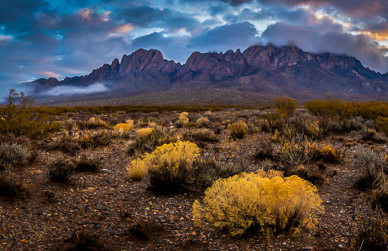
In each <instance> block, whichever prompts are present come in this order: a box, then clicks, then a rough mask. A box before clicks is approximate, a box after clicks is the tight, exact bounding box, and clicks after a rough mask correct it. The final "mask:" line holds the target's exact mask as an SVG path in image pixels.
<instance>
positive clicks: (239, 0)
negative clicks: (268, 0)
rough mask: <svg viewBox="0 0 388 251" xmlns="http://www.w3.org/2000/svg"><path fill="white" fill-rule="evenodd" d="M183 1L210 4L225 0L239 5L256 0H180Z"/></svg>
mask: <svg viewBox="0 0 388 251" xmlns="http://www.w3.org/2000/svg"><path fill="white" fill-rule="evenodd" d="M179 1H180V2H181V3H193V2H198V3H202V4H210V3H217V2H223V3H226V4H229V5H232V6H239V5H242V4H248V3H254V2H256V0H214V1H209V0H179Z"/></svg>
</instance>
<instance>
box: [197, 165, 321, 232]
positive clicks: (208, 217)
mask: <svg viewBox="0 0 388 251" xmlns="http://www.w3.org/2000/svg"><path fill="white" fill-rule="evenodd" d="M321 202H322V200H321V199H320V197H319V195H318V194H317V189H316V188H315V187H314V186H313V185H311V184H310V183H309V182H307V181H305V180H303V179H301V178H299V177H297V176H291V177H288V178H284V179H283V178H282V177H281V176H279V172H275V173H273V172H272V173H271V172H270V173H265V172H261V173H259V174H254V173H242V174H240V175H235V176H232V177H230V178H227V179H219V180H217V181H215V182H214V184H213V186H211V187H210V188H208V189H207V190H206V191H205V197H204V199H203V201H202V203H201V202H199V201H195V202H194V205H193V211H192V214H193V218H194V224H195V225H196V226H201V227H205V228H207V227H210V228H213V229H219V230H227V231H229V233H230V234H231V235H232V236H236V235H242V234H244V233H247V232H250V231H257V232H259V233H262V234H279V233H281V232H288V231H300V230H302V229H303V228H311V227H313V226H314V222H315V217H314V210H316V209H319V208H320V205H321Z"/></svg>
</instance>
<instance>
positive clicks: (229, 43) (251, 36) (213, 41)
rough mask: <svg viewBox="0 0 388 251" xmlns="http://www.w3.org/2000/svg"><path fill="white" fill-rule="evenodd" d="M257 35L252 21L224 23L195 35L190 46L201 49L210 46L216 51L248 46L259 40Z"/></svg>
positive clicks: (209, 47)
mask: <svg viewBox="0 0 388 251" xmlns="http://www.w3.org/2000/svg"><path fill="white" fill-rule="evenodd" d="M256 36H257V30H256V28H255V26H253V24H251V23H248V22H244V23H237V24H231V25H224V26H219V27H216V28H214V29H211V30H208V31H206V32H204V33H203V34H202V35H199V36H197V37H194V38H193V39H192V40H191V41H190V44H189V47H190V48H195V49H200V50H204V49H205V48H208V49H210V50H214V51H226V50H228V49H237V48H246V47H248V46H250V45H253V44H255V43H257V42H258V37H256ZM209 45H210V46H209Z"/></svg>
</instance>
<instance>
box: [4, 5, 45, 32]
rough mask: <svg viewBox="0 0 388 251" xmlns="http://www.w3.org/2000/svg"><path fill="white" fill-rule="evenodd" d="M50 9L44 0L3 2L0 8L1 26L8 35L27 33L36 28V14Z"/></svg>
mask: <svg viewBox="0 0 388 251" xmlns="http://www.w3.org/2000/svg"><path fill="white" fill-rule="evenodd" d="M47 7H49V4H48V3H47V2H45V1H43V0H30V1H26V0H13V1H2V2H1V7H0V25H4V26H5V31H6V32H7V33H15V32H26V31H29V30H30V29H33V28H34V19H35V13H36V12H37V11H40V10H42V9H45V8H47Z"/></svg>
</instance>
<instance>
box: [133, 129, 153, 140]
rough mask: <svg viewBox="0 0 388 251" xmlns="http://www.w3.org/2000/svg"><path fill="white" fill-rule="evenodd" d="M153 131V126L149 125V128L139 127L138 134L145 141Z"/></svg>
mask: <svg viewBox="0 0 388 251" xmlns="http://www.w3.org/2000/svg"><path fill="white" fill-rule="evenodd" d="M152 132H153V130H152V128H149V127H147V128H141V129H138V130H137V131H136V134H137V135H138V136H139V138H140V140H143V141H144V140H147V139H148V138H149V137H150V136H151V134H152Z"/></svg>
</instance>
